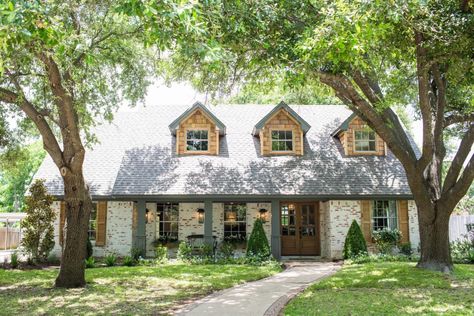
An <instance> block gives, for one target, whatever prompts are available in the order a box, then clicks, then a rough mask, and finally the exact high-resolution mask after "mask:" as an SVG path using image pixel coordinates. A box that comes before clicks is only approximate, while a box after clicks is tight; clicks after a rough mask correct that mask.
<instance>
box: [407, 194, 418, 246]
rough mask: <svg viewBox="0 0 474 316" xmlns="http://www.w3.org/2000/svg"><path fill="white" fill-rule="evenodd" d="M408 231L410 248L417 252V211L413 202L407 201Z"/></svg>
mask: <svg viewBox="0 0 474 316" xmlns="http://www.w3.org/2000/svg"><path fill="white" fill-rule="evenodd" d="M408 229H409V231H410V243H411V247H412V249H414V250H415V251H417V250H418V247H419V245H420V227H419V225H418V211H417V208H416V204H415V201H413V200H410V201H408Z"/></svg>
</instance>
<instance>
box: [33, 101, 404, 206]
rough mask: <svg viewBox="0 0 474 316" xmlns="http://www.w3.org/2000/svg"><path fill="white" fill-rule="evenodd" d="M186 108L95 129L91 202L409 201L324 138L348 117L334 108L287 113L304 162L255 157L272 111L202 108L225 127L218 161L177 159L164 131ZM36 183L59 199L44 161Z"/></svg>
mask: <svg viewBox="0 0 474 316" xmlns="http://www.w3.org/2000/svg"><path fill="white" fill-rule="evenodd" d="M188 108H189V105H188V106H156V107H148V108H147V109H146V110H143V111H140V112H132V113H130V112H122V113H118V114H117V115H116V118H115V120H114V121H113V122H112V123H111V124H108V123H107V124H104V125H102V126H99V127H98V128H97V130H96V135H97V137H98V139H99V141H100V143H99V144H96V145H95V146H94V148H93V149H92V150H88V151H87V154H86V160H85V163H84V173H85V177H86V180H87V181H88V183H89V185H90V188H91V193H92V195H94V196H114V197H124V196H130V195H133V196H141V195H147V196H181V195H226V196H229V195H230V196H237V195H254V196H267V195H272V196H273V195H307V196H321V197H323V196H341V197H343V196H347V195H357V196H392V195H393V196H397V195H398V196H401V195H403V196H406V195H411V192H410V189H409V187H408V184H407V179H406V176H405V172H404V169H403V167H402V165H401V164H400V162H399V161H398V160H397V159H396V158H395V157H394V156H393V155H392V154H391V153H389V154H388V155H387V156H386V157H376V156H372V157H345V156H344V154H343V150H342V146H341V144H340V142H339V141H338V140H337V139H335V138H334V137H332V136H331V133H332V132H333V131H334V130H335V129H336V128H337V127H338V126H340V125H341V123H342V122H343V121H344V120H345V119H346V118H347V117H348V116H350V115H351V112H350V111H349V110H348V109H346V108H345V107H344V106H341V105H312V106H309V105H302V106H296V105H294V106H291V108H292V109H293V110H294V111H295V112H296V113H297V114H298V115H299V116H301V117H302V118H304V120H305V121H306V122H308V124H310V125H311V129H310V130H309V131H308V132H307V134H306V136H305V139H304V156H300V157H295V156H284V157H262V156H261V155H260V152H259V150H260V141H259V139H258V138H257V137H254V136H252V130H253V128H254V126H255V125H256V123H257V122H259V121H260V120H261V119H262V118H263V117H264V116H265V115H266V114H268V113H269V112H270V111H271V110H272V109H273V108H274V105H219V106H210V107H209V109H210V110H211V111H212V113H213V114H214V115H215V116H216V117H217V118H219V120H220V121H221V122H222V123H223V124H224V125H225V126H226V135H225V136H223V137H221V139H220V151H221V152H220V155H219V156H177V155H176V154H175V153H176V150H175V137H174V136H172V135H171V133H170V130H169V129H168V126H169V125H170V123H171V122H173V121H174V120H175V119H176V118H177V117H179V116H180V114H182V113H184V112H185V111H186V109H188ZM35 177H36V178H44V179H46V183H47V185H48V189H49V191H50V192H51V194H54V195H62V194H63V191H62V190H63V188H62V181H61V178H60V176H59V172H58V171H57V168H56V167H55V165H54V164H53V162H52V160H51V159H50V158H49V157H47V158H46V159H45V161H44V162H43V164H42V165H41V167H40V169H39V171H38V173H37V174H36V176H35Z"/></svg>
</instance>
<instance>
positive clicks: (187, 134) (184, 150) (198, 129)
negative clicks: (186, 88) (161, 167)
mask: <svg viewBox="0 0 474 316" xmlns="http://www.w3.org/2000/svg"><path fill="white" fill-rule="evenodd" d="M169 129H170V131H171V133H172V134H173V135H174V136H176V142H175V144H176V154H177V155H219V142H220V137H221V136H224V135H225V125H224V124H223V123H222V122H221V121H220V120H219V119H218V118H217V117H216V116H215V115H214V114H212V112H211V111H210V110H209V109H208V108H207V107H205V106H204V105H203V104H202V103H199V102H196V103H194V105H193V106H192V107H190V108H189V109H187V110H186V111H184V113H183V114H181V115H180V116H179V117H178V118H176V119H175V120H174V121H173V122H172V123H171V124H170V125H169Z"/></svg>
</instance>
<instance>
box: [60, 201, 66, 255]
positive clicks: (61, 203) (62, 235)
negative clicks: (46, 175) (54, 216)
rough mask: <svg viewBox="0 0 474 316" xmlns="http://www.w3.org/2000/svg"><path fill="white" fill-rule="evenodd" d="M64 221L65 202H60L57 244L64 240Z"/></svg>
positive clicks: (61, 243)
mask: <svg viewBox="0 0 474 316" xmlns="http://www.w3.org/2000/svg"><path fill="white" fill-rule="evenodd" d="M65 222H66V203H65V202H64V201H61V202H60V207H59V245H60V246H62V245H63V241H64V223H65Z"/></svg>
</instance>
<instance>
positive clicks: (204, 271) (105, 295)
mask: <svg viewBox="0 0 474 316" xmlns="http://www.w3.org/2000/svg"><path fill="white" fill-rule="evenodd" d="M277 272H279V269H278V268H275V267H270V266H264V267H255V266H246V265H186V264H166V265H161V266H156V267H144V266H139V267H111V268H95V269H88V270H86V280H87V283H88V284H87V286H86V287H85V288H82V289H55V288H53V283H54V279H55V277H56V275H57V273H58V271H57V270H30V271H20V270H1V269H0V302H1V308H0V315H38V314H41V315H44V314H47V315H72V314H74V315H77V314H81V315H84V314H86V315H95V314H120V315H124V314H125V315H134V314H147V315H149V314H167V313H170V312H172V311H173V310H174V309H176V308H177V307H179V306H180V305H182V304H183V303H185V302H188V301H190V300H191V299H195V298H197V297H201V296H204V295H207V294H209V293H211V292H213V291H216V290H221V289H225V288H228V287H232V286H234V285H236V284H239V283H243V282H245V281H250V280H257V279H260V278H263V277H266V276H270V275H272V274H275V273H277Z"/></svg>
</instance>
